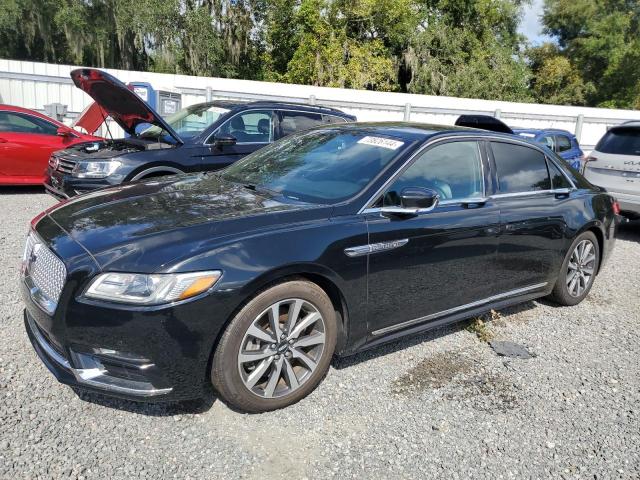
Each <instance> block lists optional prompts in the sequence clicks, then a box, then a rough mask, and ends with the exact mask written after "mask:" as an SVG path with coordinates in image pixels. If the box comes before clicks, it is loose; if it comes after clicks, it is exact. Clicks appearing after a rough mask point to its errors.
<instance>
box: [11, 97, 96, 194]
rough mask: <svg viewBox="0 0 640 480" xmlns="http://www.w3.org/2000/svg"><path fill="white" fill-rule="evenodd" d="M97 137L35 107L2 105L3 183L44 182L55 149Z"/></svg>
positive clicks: (34, 183) (25, 183) (40, 183)
mask: <svg viewBox="0 0 640 480" xmlns="http://www.w3.org/2000/svg"><path fill="white" fill-rule="evenodd" d="M95 140H98V137H94V136H91V135H85V134H83V133H80V132H79V131H77V130H74V129H72V128H70V127H67V126H65V125H64V124H62V123H60V122H58V121H57V120H54V119H53V118H50V117H47V116H46V115H43V114H42V113H39V112H36V111H35V110H29V109H27V108H21V107H14V106H11V105H0V185H42V182H43V181H44V179H45V172H46V170H47V162H48V160H49V157H50V156H51V153H52V152H53V151H55V150H59V149H61V148H67V147H70V146H72V145H76V144H78V143H83V142H87V141H95Z"/></svg>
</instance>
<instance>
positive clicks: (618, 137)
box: [596, 128, 640, 155]
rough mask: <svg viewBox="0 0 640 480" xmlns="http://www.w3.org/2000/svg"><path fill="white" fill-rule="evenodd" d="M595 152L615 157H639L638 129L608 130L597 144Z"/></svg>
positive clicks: (639, 136) (639, 137) (639, 130)
mask: <svg viewBox="0 0 640 480" xmlns="http://www.w3.org/2000/svg"><path fill="white" fill-rule="evenodd" d="M596 150H597V151H598V152H602V153H614V154H617V155H640V128H616V129H615V130H609V131H608V132H607V133H606V134H605V135H604V137H602V140H600V142H598V145H597V146H596Z"/></svg>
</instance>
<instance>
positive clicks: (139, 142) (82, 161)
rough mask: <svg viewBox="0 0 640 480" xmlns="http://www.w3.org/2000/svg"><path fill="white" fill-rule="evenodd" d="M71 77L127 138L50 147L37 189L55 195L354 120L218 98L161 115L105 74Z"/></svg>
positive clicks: (318, 110) (204, 166)
mask: <svg viewBox="0 0 640 480" xmlns="http://www.w3.org/2000/svg"><path fill="white" fill-rule="evenodd" d="M71 78H72V79H73V82H74V83H75V85H76V86H77V87H78V88H80V89H81V90H83V91H84V92H86V93H87V94H89V95H90V96H91V97H92V98H93V99H94V100H95V101H96V102H97V103H98V104H99V105H100V106H101V107H102V108H103V109H104V111H105V112H106V113H107V115H109V116H110V117H111V118H112V119H113V120H114V121H115V122H116V123H117V124H118V125H120V127H122V129H123V130H124V131H125V133H127V135H128V137H127V138H122V139H116V140H104V141H96V142H90V143H84V144H79V145H76V146H74V147H72V148H68V149H66V150H60V151H58V152H56V153H54V154H53V155H52V156H51V158H50V160H49V167H48V169H47V178H46V181H45V187H46V188H47V191H48V192H49V193H51V194H52V195H54V196H55V197H58V198H68V197H72V196H74V195H77V194H80V193H84V192H87V191H91V190H95V189H97V188H102V187H107V186H113V185H119V184H121V183H124V182H129V181H133V180H139V179H142V178H149V177H157V176H162V175H173V174H179V173H186V172H197V171H207V170H218V169H220V168H223V167H226V166H227V165H230V164H231V163H233V162H235V161H236V160H239V159H240V158H242V157H244V156H245V155H247V154H249V153H251V152H254V151H256V150H258V149H260V148H262V147H264V146H265V145H268V144H270V143H272V142H273V141H274V140H277V139H279V138H282V137H284V136H286V135H289V134H291V133H293V132H296V131H299V130H306V129H308V128H311V127H315V126H318V125H322V124H333V123H345V122H352V121H355V120H356V118H355V117H354V116H352V115H348V114H346V113H344V112H342V111H340V110H336V109H332V108H326V107H319V106H312V105H304V104H295V103H283V102H266V101H260V102H250V103H244V102H234V101H220V100H219V101H213V102H206V103H199V104H196V105H191V106H189V107H186V108H184V109H182V110H180V111H178V112H177V113H175V114H174V115H171V116H169V117H167V118H165V119H163V118H162V117H160V115H159V114H158V113H156V112H155V111H154V110H153V109H152V108H151V107H150V106H149V105H147V104H146V103H145V102H143V101H142V100H141V99H140V98H139V97H138V96H137V95H136V94H135V93H134V92H132V91H131V90H129V89H128V88H127V86H126V85H125V84H123V83H122V82H120V81H119V80H118V79H116V78H115V77H113V76H111V75H109V74H108V73H106V72H103V71H101V70H96V69H90V68H83V69H78V70H74V71H72V72H71Z"/></svg>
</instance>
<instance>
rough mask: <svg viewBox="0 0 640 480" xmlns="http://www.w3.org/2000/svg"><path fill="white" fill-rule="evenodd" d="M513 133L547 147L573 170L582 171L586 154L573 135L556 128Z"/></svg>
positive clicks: (515, 130) (520, 129) (515, 131)
mask: <svg viewBox="0 0 640 480" xmlns="http://www.w3.org/2000/svg"><path fill="white" fill-rule="evenodd" d="M513 133H515V134H516V135H520V136H521V137H524V138H526V139H529V140H533V141H534V142H537V143H540V144H541V145H544V146H546V147H547V148H549V150H551V151H552V152H555V153H557V154H558V155H559V156H560V157H561V158H562V159H563V160H565V161H566V162H567V163H568V164H569V165H571V166H572V167H573V168H575V169H576V170H578V171H580V170H581V168H582V161H583V160H584V152H583V151H582V150H581V149H580V144H579V143H578V139H577V138H576V136H575V135H574V134H573V133H570V132H568V131H566V130H560V129H555V128H547V129H535V128H515V129H514V130H513Z"/></svg>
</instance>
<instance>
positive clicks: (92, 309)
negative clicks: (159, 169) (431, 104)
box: [22, 123, 617, 412]
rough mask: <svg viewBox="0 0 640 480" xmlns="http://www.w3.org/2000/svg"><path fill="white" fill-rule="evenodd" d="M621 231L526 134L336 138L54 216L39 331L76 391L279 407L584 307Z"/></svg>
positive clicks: (46, 351)
mask: <svg viewBox="0 0 640 480" xmlns="http://www.w3.org/2000/svg"><path fill="white" fill-rule="evenodd" d="M616 219H617V204H616V202H615V201H614V199H613V198H612V197H611V196H610V195H608V194H607V193H606V192H605V191H604V190H602V189H600V188H598V187H594V186H593V185H591V184H590V183H589V182H588V181H586V180H585V179H584V178H583V177H582V176H580V174H579V173H577V172H575V171H573V170H571V169H570V168H569V167H567V166H566V165H565V163H564V162H563V161H562V160H561V159H560V158H559V157H557V156H555V154H553V153H551V152H550V151H547V150H543V149H542V148H540V147H538V146H536V145H534V144H531V143H528V142H527V141H524V140H519V139H517V138H515V137H514V136H512V135H504V134H500V133H490V132H482V131H479V130H473V129H464V128H455V127H454V128H451V127H437V126H428V125H426V126H425V125H422V126H421V125H412V124H401V123H387V124H347V125H341V126H330V127H323V128H321V129H316V130H310V131H307V132H304V133H300V134H296V135H292V136H291V137H288V138H286V139H284V140H282V141H279V142H276V143H274V144H273V145H271V146H269V147H266V148H265V149H262V150H260V151H258V152H255V153H253V154H251V155H249V156H247V157H245V158H244V159H243V160H241V161H239V162H237V163H235V164H233V165H232V166H230V167H228V168H227V169H225V170H223V171H222V172H217V173H205V174H196V175H187V176H176V177H171V178H167V179H156V180H153V181H147V182H141V183H137V184H130V185H125V186H122V187H116V188H110V189H106V190H102V191H99V192H94V193H91V194H88V195H85V196H82V197H78V198H77V199H73V200H70V201H66V202H63V203H61V204H59V205H57V206H55V207H53V208H51V209H49V210H48V211H46V212H43V213H42V214H41V215H40V216H38V217H37V218H35V219H34V220H33V222H32V230H31V233H30V234H29V237H28V240H27V245H26V249H25V254H24V262H23V270H22V272H23V274H22V285H23V289H22V290H23V296H24V301H25V303H26V310H25V324H26V328H27V331H28V333H29V336H30V338H31V341H32V343H33V346H34V347H35V349H36V351H37V353H38V355H39V356H40V358H41V359H42V360H43V362H44V363H45V364H46V365H47V366H48V367H49V369H50V370H51V371H52V372H53V373H54V374H55V375H56V377H57V378H58V379H59V380H60V381H61V382H63V383H67V384H70V385H76V386H81V387H85V388H88V389H93V390H97V391H101V392H104V393H107V394H111V395H117V396H123V397H126V398H130V399H144V398H146V399H154V400H160V399H164V400H180V399H189V398H196V397H203V396H206V395H210V394H211V387H213V389H214V390H215V392H217V394H218V395H219V396H220V397H221V398H223V399H224V400H225V401H226V402H228V404H230V405H231V406H233V407H234V408H236V409H239V410H242V411H247V412H261V411H266V410H273V409H277V408H281V407H284V406H287V405H290V404H292V403H294V402H296V401H298V400H300V399H301V398H303V397H304V396H305V395H307V394H309V393H310V392H311V391H312V390H313V389H314V388H315V387H316V386H317V385H318V383H319V382H320V381H321V380H322V378H323V377H324V375H325V374H326V372H327V370H328V368H329V364H330V362H331V358H332V357H333V356H334V355H335V354H337V355H349V354H353V353H355V352H358V351H361V350H363V349H367V348H371V347H373V346H376V345H379V344H381V343H383V342H387V341H390V340H392V339H395V338H398V337H401V336H404V335H413V334H416V333H417V332H419V331H423V330H425V329H429V328H433V327H435V326H439V325H442V324H445V323H449V322H454V321H457V320H460V319H463V318H467V317H470V316H473V315H478V314H480V313H483V312H486V311H488V310H489V309H494V308H504V307H506V306H508V305H512V304H516V303H519V302H523V301H527V300H531V299H534V298H538V297H544V296H551V298H553V299H554V300H555V301H556V302H557V303H559V304H561V305H575V304H577V303H579V302H581V301H582V300H583V299H584V298H585V296H586V295H587V294H588V293H589V290H590V289H591V287H592V285H593V282H594V279H595V277H596V275H597V274H598V271H599V269H600V268H601V266H602V264H603V263H604V261H605V260H606V259H607V257H608V256H609V254H610V253H611V250H612V248H613V245H614V237H615V230H616V224H617V220H616Z"/></svg>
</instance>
